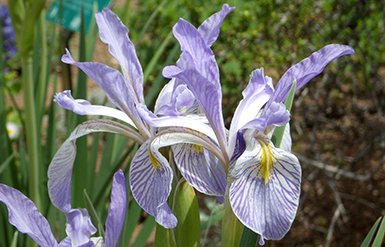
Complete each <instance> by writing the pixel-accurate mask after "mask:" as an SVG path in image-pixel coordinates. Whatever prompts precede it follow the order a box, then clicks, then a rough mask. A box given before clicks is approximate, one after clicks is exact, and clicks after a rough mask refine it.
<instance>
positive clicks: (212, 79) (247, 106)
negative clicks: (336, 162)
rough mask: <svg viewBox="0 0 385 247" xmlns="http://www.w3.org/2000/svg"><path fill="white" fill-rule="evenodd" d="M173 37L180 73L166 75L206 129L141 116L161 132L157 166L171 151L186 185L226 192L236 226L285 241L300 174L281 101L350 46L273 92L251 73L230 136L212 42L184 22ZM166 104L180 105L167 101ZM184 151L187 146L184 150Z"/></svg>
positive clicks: (321, 55) (315, 57)
mask: <svg viewBox="0 0 385 247" xmlns="http://www.w3.org/2000/svg"><path fill="white" fill-rule="evenodd" d="M218 28H219V27H218ZM173 34H174V36H175V38H176V39H177V40H178V41H179V44H180V46H181V51H182V55H181V57H180V58H179V60H178V61H177V63H176V66H168V67H166V68H165V69H164V70H163V75H164V76H165V77H166V78H171V79H172V80H174V84H175V85H174V87H173V90H174V94H175V92H176V91H178V88H180V87H182V85H184V87H185V88H187V89H188V90H189V92H190V93H191V94H192V95H193V97H192V98H193V99H194V101H192V100H189V102H190V107H187V108H184V111H185V112H188V111H189V109H192V108H195V109H200V111H201V112H203V114H204V117H205V119H206V121H207V122H208V124H207V125H205V126H206V128H201V129H200V130H199V129H198V128H197V127H196V126H194V125H193V124H192V125H190V126H186V127H185V128H180V126H175V128H174V129H173V128H172V126H173V123H176V122H178V121H182V120H188V119H189V116H188V115H184V116H183V115H182V116H181V115H176V116H170V115H168V116H155V115H153V114H151V113H150V112H148V111H146V109H142V111H141V115H142V116H143V118H144V119H146V122H147V123H148V124H149V125H151V126H153V127H157V128H160V130H159V132H158V133H157V135H156V137H155V138H154V139H153V141H152V142H151V145H150V152H151V153H152V155H153V156H154V157H155V158H156V161H155V162H157V163H158V164H159V166H162V167H163V166H167V160H166V159H165V158H164V157H162V156H161V154H160V152H159V149H160V148H161V147H165V146H173V150H174V153H175V154H174V158H175V161H176V164H177V166H178V168H179V170H180V171H181V173H182V175H183V176H184V177H185V178H186V180H187V181H188V182H189V183H190V184H191V185H193V186H194V187H195V188H196V189H197V190H199V191H201V192H205V191H209V192H210V193H209V194H215V193H214V192H221V193H222V194H221V193H219V194H216V195H217V196H219V197H220V196H224V197H227V198H228V200H229V201H230V205H231V207H232V210H233V212H234V213H235V215H236V216H237V217H238V219H239V220H240V221H241V222H242V223H243V224H244V225H245V226H247V227H248V228H250V229H251V230H253V231H254V232H256V233H258V234H259V235H260V244H263V243H264V240H265V239H274V240H279V239H281V238H283V236H284V235H285V234H286V233H287V231H288V230H289V229H290V226H291V224H292V222H293V220H294V218H295V214H296V211H297V208H298V202H299V196H300V185H301V167H300V164H299V161H298V159H297V158H296V156H295V155H293V154H292V153H291V152H290V149H291V139H290V131H289V125H288V123H289V120H290V114H289V112H288V111H287V110H286V108H285V106H284V104H283V102H284V101H285V99H286V98H287V96H288V93H289V91H290V88H291V86H292V84H293V82H294V81H296V90H299V89H301V88H302V87H304V86H305V85H306V84H307V83H308V82H309V81H310V80H311V79H312V78H314V77H315V76H317V75H319V74H320V73H321V72H322V71H323V69H324V68H325V66H326V65H327V64H328V63H330V62H331V61H333V60H334V59H336V58H338V57H341V56H344V55H348V54H352V53H354V50H353V49H352V48H351V47H349V46H345V45H337V44H332V45H327V46H325V47H324V48H322V49H321V50H319V51H317V52H314V53H313V54H312V55H311V56H309V57H308V58H306V59H304V60H302V61H301V62H299V63H298V64H296V65H294V66H292V67H291V68H290V69H289V70H288V71H286V73H285V74H284V75H283V76H282V77H281V79H280V80H279V82H278V84H277V86H276V88H275V89H274V87H273V84H272V80H271V78H270V77H267V76H265V75H264V70H263V69H262V68H261V69H257V70H255V71H253V72H252V73H251V76H250V81H249V83H248V85H247V87H246V88H245V89H244V91H243V92H242V95H243V100H241V102H240V103H239V105H238V107H237V109H236V111H235V113H234V116H233V119H232V121H231V125H230V129H229V130H226V128H225V125H224V120H223V116H222V106H221V100H222V95H221V85H220V78H219V69H218V65H217V63H216V60H215V56H214V54H213V51H212V50H211V48H210V46H211V42H210V39H209V37H207V36H205V35H202V33H201V32H200V28H198V29H196V28H195V27H194V26H193V25H191V24H190V23H188V22H187V21H185V20H183V19H180V20H179V21H178V22H177V24H176V25H175V26H174V28H173ZM170 91H172V90H170ZM165 94H168V95H173V93H172V92H171V93H165ZM165 98H167V97H165ZM190 98H191V97H190ZM168 102H169V104H171V103H172V102H176V100H173V99H172V97H171V98H170V97H169V101H168ZM170 102H171V103H170ZM191 102H193V103H191ZM166 106H167V104H166ZM159 108H161V107H159ZM166 108H167V107H166ZM182 108H183V107H182ZM190 118H191V116H190ZM276 126H286V127H285V134H284V137H283V141H282V145H281V147H275V146H274V144H273V143H272V142H271V140H270V138H271V136H272V133H273V130H274V128H275V127H276ZM207 127H209V128H207ZM186 144H188V145H189V146H187V148H186V149H185V150H183V147H186ZM176 145H184V146H176ZM206 151H207V152H209V153H211V154H212V156H214V157H212V156H208V155H207V153H206ZM199 155H200V157H198V156H199ZM199 161H204V162H202V163H199ZM206 165H207V166H209V167H211V168H210V169H208V168H207V167H206V168H205V167H204V166H206ZM213 167H214V168H215V169H213ZM212 178H215V179H212ZM223 181H224V184H223ZM217 188H226V189H225V190H217Z"/></svg>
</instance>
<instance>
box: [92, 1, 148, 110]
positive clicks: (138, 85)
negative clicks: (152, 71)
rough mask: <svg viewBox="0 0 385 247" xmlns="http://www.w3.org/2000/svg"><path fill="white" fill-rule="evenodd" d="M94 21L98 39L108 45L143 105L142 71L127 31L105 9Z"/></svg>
mask: <svg viewBox="0 0 385 247" xmlns="http://www.w3.org/2000/svg"><path fill="white" fill-rule="evenodd" d="M95 19H96V24H97V25H98V27H99V36H100V39H101V40H102V41H103V42H104V43H105V44H107V45H108V51H109V52H110V53H111V54H112V55H113V56H114V57H115V58H116V60H118V62H119V63H120V66H121V68H122V71H123V75H124V76H125V77H126V78H127V79H128V81H129V83H130V86H131V87H133V89H134V90H135V93H136V96H137V99H138V101H139V102H140V103H144V97H143V71H142V67H141V65H140V63H139V60H138V57H137V55H136V52H135V47H134V44H133V43H132V42H131V40H130V39H129V37H128V29H127V28H126V27H125V26H124V25H123V23H122V21H121V20H120V19H119V17H117V16H116V15H115V14H114V13H113V12H112V11H111V10H109V9H107V8H106V9H104V10H103V11H102V12H100V13H97V14H96V15H95Z"/></svg>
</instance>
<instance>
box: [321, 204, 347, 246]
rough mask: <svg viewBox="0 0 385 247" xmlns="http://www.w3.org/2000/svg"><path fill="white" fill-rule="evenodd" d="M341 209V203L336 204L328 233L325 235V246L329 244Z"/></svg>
mask: <svg viewBox="0 0 385 247" xmlns="http://www.w3.org/2000/svg"><path fill="white" fill-rule="evenodd" d="M342 211H343V206H341V205H338V207H337V209H336V211H334V215H333V218H332V222H331V223H330V226H329V230H328V234H327V235H326V241H325V247H329V246H330V243H331V241H332V239H333V234H334V227H335V225H336V223H337V220H338V218H339V217H340V215H341V213H342Z"/></svg>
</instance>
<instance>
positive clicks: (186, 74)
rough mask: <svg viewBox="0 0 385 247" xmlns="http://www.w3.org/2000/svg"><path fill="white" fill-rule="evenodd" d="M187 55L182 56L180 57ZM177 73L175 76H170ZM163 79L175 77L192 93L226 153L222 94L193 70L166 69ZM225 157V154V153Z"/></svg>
mask: <svg viewBox="0 0 385 247" xmlns="http://www.w3.org/2000/svg"><path fill="white" fill-rule="evenodd" d="M184 55H187V56H188V54H187V53H184V54H182V57H183V56H184ZM174 72H177V73H176V74H171V73H174ZM163 74H164V75H165V77H175V78H177V79H180V80H181V81H184V82H185V83H186V84H187V85H188V87H189V89H190V91H191V92H193V94H194V96H195V97H196V99H197V100H198V101H199V102H200V105H201V107H202V109H203V111H204V113H205V115H206V117H207V119H208V121H209V123H210V125H211V127H212V128H213V130H214V133H215V136H216V137H217V140H218V143H219V145H220V147H221V149H222V151H223V152H224V153H226V152H227V139H226V134H225V126H224V120H223V116H222V93H221V92H220V88H219V91H218V87H217V86H216V85H214V84H212V83H210V82H208V81H207V79H206V78H204V77H202V75H201V74H200V73H199V72H198V71H197V70H195V69H187V70H177V69H174V68H173V67H166V68H165V69H164V70H163ZM226 155H227V153H226Z"/></svg>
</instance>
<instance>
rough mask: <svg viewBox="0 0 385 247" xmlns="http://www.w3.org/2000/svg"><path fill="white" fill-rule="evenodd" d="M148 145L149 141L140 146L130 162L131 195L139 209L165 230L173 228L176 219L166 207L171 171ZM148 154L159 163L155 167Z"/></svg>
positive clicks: (169, 190)
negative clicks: (153, 218) (152, 217)
mask: <svg viewBox="0 0 385 247" xmlns="http://www.w3.org/2000/svg"><path fill="white" fill-rule="evenodd" d="M149 143H150V140H148V141H146V142H145V143H143V144H142V146H140V148H139V149H138V151H137V152H136V154H135V156H134V158H133V159H132V162H131V167H130V175H129V176H130V185H131V191H132V195H133V196H134V198H135V200H136V201H137V202H138V204H139V205H140V207H141V208H143V209H144V210H145V211H146V212H147V213H149V214H150V215H152V216H154V217H155V220H156V222H158V223H159V224H160V225H162V226H163V227H165V228H174V227H175V226H176V224H177V219H176V217H175V216H174V214H173V213H172V212H171V209H170V208H169V206H168V205H167V198H168V196H169V195H170V192H171V183H172V178H173V175H172V169H171V167H170V166H169V165H168V163H167V162H164V161H163V160H161V159H160V157H159V156H161V155H160V154H156V153H153V152H152V151H151V150H150V147H149V145H150V144H149ZM150 152H152V153H151V154H152V155H154V156H155V157H154V159H156V161H157V162H159V163H157V165H154V164H153V161H154V160H152V159H151V158H150ZM162 158H163V157H162ZM163 159H164V158H163Z"/></svg>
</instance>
